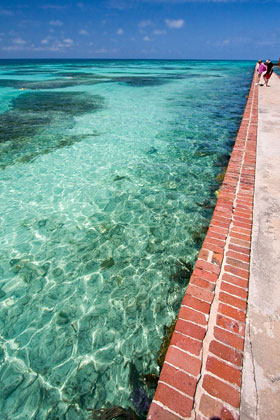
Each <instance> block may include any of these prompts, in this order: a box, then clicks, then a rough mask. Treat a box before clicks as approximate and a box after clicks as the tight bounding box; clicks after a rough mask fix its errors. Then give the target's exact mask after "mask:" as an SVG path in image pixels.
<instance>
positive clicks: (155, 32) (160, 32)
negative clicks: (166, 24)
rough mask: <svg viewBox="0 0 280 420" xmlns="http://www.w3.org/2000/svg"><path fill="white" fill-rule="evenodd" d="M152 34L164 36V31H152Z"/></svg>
mask: <svg viewBox="0 0 280 420" xmlns="http://www.w3.org/2000/svg"><path fill="white" fill-rule="evenodd" d="M153 34H155V35H165V34H166V31H163V30H160V29H155V30H154V31H153Z"/></svg>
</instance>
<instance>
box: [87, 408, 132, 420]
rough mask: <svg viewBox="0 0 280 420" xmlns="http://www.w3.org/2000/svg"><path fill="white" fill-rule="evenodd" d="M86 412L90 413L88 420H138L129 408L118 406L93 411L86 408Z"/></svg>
mask: <svg viewBox="0 0 280 420" xmlns="http://www.w3.org/2000/svg"><path fill="white" fill-rule="evenodd" d="M87 411H89V412H90V415H89V417H88V418H89V419H93V420H113V419H123V420H139V417H138V416H137V414H136V413H135V412H134V411H133V410H132V409H131V408H123V407H120V406H118V405H115V406H114V407H107V408H99V409H95V410H93V409H91V408H88V409H87Z"/></svg>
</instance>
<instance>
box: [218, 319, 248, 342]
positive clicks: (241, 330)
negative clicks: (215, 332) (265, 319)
mask: <svg viewBox="0 0 280 420" xmlns="http://www.w3.org/2000/svg"><path fill="white" fill-rule="evenodd" d="M217 325H218V326H219V327H222V328H224V329H225V330H228V331H230V332H232V333H234V334H238V335H241V336H242V337H244V335H245V324H243V323H240V322H239V321H236V320H234V319H231V318H227V317H225V316H223V315H221V314H217Z"/></svg>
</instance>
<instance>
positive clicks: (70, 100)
mask: <svg viewBox="0 0 280 420" xmlns="http://www.w3.org/2000/svg"><path fill="white" fill-rule="evenodd" d="M103 107H104V100H103V98H102V97H101V96H98V95H90V94H86V93H84V92H82V93H81V92H44V91H43V92H41V91H38V92H24V93H22V94H20V95H19V96H18V97H16V98H15V99H13V101H12V103H11V108H10V109H9V110H8V111H6V112H4V113H2V114H0V152H1V160H0V167H1V168H2V169H4V168H5V167H6V166H8V165H12V164H14V163H15V162H21V163H27V162H30V161H31V160H33V159H34V158H36V157H37V156H40V155H42V154H46V153H50V152H51V151H53V150H55V149H58V148H62V147H66V146H70V145H72V144H74V143H75V142H79V141H82V140H83V139H84V138H87V137H95V136H97V135H98V133H96V132H92V133H90V134H85V135H73V134H71V133H70V130H71V128H73V127H74V117H75V116H80V115H84V114H86V113H93V112H97V111H99V110H100V109H103ZM67 130H68V131H69V134H68V135H67Z"/></svg>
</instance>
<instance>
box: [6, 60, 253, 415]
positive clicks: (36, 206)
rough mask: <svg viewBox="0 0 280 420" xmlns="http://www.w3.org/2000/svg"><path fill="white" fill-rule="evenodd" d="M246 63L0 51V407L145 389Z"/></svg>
mask: <svg viewBox="0 0 280 420" xmlns="http://www.w3.org/2000/svg"><path fill="white" fill-rule="evenodd" d="M253 69H254V63H253V62H252V63H251V62H220V61H217V62H214V61H212V62H209V61H117V60H115V61H49V62H48V61H39V62H34V61H33V62H32V61H30V62H28V61H19V62H12V63H11V62H6V61H2V62H0V87H1V88H0V96H1V101H0V104H1V109H0V112H1V113H0V160H1V161H0V166H1V169H0V232H1V235H0V241H1V243H0V279H1V283H0V312H1V313H0V326H1V337H0V386H1V389H2V396H1V400H0V412H1V415H2V417H1V418H3V419H9V420H10V419H20V420H23V419H26V420H27V419H36V420H37V419H40V420H41V419H53V420H54V419H64V418H65V419H84V418H86V416H87V414H86V408H101V407H104V406H105V405H108V404H111V405H120V406H122V407H131V408H132V409H133V410H136V407H135V404H133V402H132V396H131V394H132V393H133V392H135V389H136V390H137V389H139V388H144V389H145V392H146V393H147V394H148V395H149V396H150V397H152V395H153V392H154V389H153V387H147V386H146V385H144V383H143V381H142V380H141V379H142V375H143V374H150V373H155V374H158V373H159V367H158V365H157V355H158V351H159V348H160V345H161V341H162V338H163V336H164V333H165V327H166V326H168V325H170V324H171V322H172V320H173V319H174V317H175V316H176V314H177V312H178V309H179V307H180V304H181V300H182V297H183V295H184V292H185V289H186V286H187V277H188V271H189V267H191V266H192V265H193V264H194V262H195V259H196V256H197V253H198V250H199V249H200V246H201V243H202V240H203V236H204V234H205V228H206V226H207V225H208V223H209V220H210V218H211V214H212V211H213V205H214V204H215V194H214V192H215V190H216V189H217V188H218V184H217V182H216V180H215V177H216V176H217V175H218V174H219V173H221V172H222V168H223V167H224V166H226V164H227V160H228V157H229V153H230V151H231V148H232V145H233V142H234V139H235V134H236V131H237V129H238V128H239V124H240V119H241V117H242V113H243V109H244V105H245V102H246V95H247V94H248V89H249V86H250V82H251V76H252V73H253Z"/></svg>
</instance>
